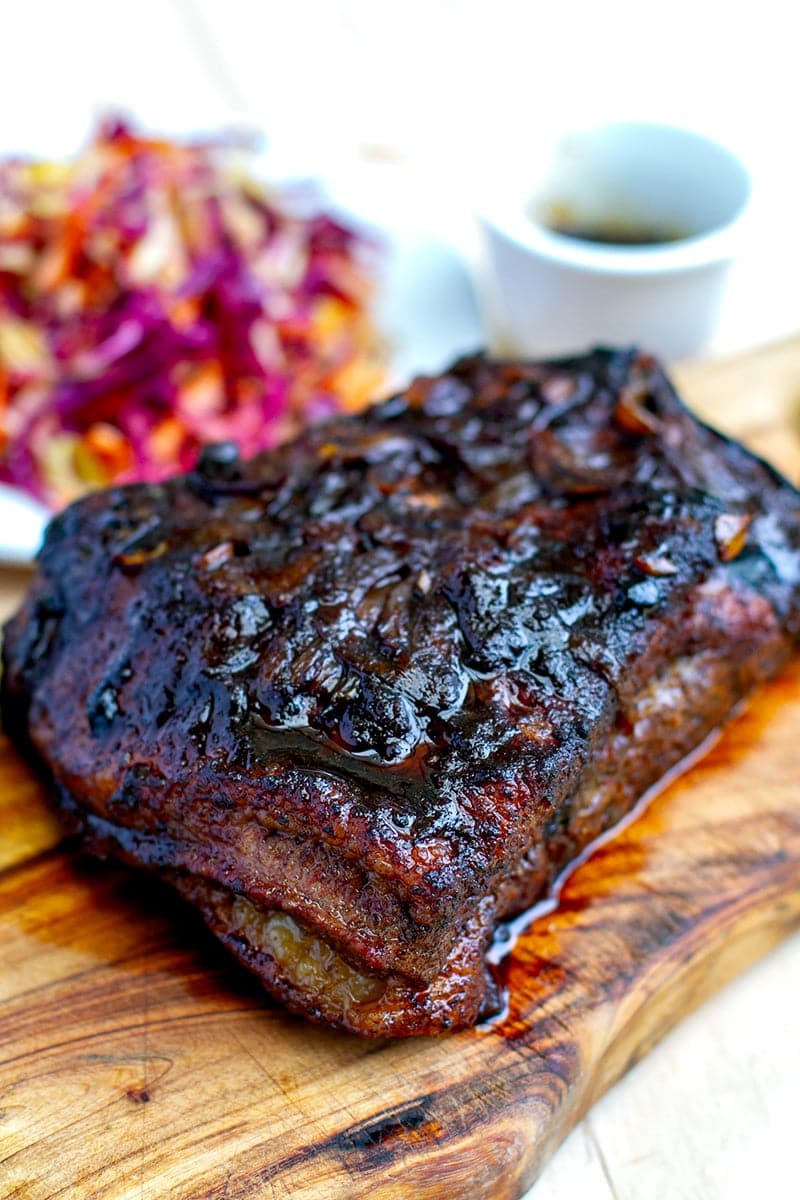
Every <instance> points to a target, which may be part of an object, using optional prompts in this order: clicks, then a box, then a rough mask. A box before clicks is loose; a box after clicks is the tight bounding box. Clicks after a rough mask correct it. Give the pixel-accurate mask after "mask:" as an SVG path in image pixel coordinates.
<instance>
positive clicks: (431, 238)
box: [0, 175, 483, 563]
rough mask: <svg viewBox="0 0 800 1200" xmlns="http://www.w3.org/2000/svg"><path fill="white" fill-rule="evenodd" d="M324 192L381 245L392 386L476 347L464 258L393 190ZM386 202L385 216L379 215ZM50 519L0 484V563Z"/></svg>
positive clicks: (381, 310)
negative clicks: (366, 227)
mask: <svg viewBox="0 0 800 1200" xmlns="http://www.w3.org/2000/svg"><path fill="white" fill-rule="evenodd" d="M272 177H273V178H274V175H273V176H272ZM369 182H370V184H371V183H372V181H371V180H370V181H369ZM322 187H323V190H324V192H325V194H327V195H328V196H330V197H332V198H333V205H334V207H335V208H337V209H339V210H340V211H342V212H344V213H345V214H351V215H352V216H354V217H355V219H356V220H358V221H361V222H362V223H365V224H368V225H369V226H371V227H372V228H373V229H374V230H375V232H376V233H377V234H378V236H379V237H380V238H381V240H382V241H383V243H384V245H385V253H386V257H385V262H384V269H383V275H382V279H383V283H382V286H381V291H380V294H379V297H378V321H379V324H380V327H381V330H382V331H383V332H384V333H385V335H386V337H387V338H388V341H389V345H390V348H391V358H390V383H391V386H392V387H399V386H401V385H402V384H403V383H404V382H405V381H406V380H408V379H409V378H410V377H411V376H412V375H414V374H417V373H425V372H436V371H439V370H440V369H442V368H443V367H444V366H446V365H447V363H448V362H450V361H451V360H452V359H453V358H456V357H457V356H458V355H459V354H463V353H465V352H469V351H472V350H475V349H477V348H478V347H479V346H480V345H481V344H482V342H483V332H482V329H481V322H480V317H479V312H478V305H477V302H476V298H475V293H474V291H473V287H472V282H471V273H470V268H469V265H468V263H467V255H466V254H465V253H464V252H462V251H460V250H459V248H457V247H456V246H454V245H453V243H452V241H451V239H450V238H448V237H444V236H440V235H438V234H436V233H433V232H430V231H429V230H426V229H425V228H424V226H423V225H422V224H421V223H419V221H418V220H415V218H414V214H413V212H412V213H410V214H409V213H408V212H405V213H403V212H396V210H397V209H398V207H402V203H401V200H402V197H398V195H397V190H396V188H394V187H391V186H390V187H388V188H387V187H381V188H378V189H376V188H375V187H374V186H370V187H366V188H363V189H359V181H358V179H356V178H354V177H353V176H350V177H348V180H347V183H346V185H345V184H343V183H342V182H338V183H337V184H336V185H332V184H330V183H326V184H324V185H322ZM389 196H391V204H389V203H388V197H389ZM385 202H386V208H388V210H389V211H388V212H383V213H382V212H381V206H382V204H384V203H385ZM48 517H49V514H48V513H47V512H46V511H45V510H44V509H43V508H42V507H41V505H39V504H37V503H36V502H35V501H33V500H31V498H30V497H29V496H27V495H25V494H24V493H23V492H20V491H18V490H17V489H15V488H9V487H5V486H3V485H2V484H0V562H4V563H26V562H30V561H31V560H32V559H33V557H34V555H35V554H36V552H37V550H38V548H39V546H40V544H41V540H42V534H43V532H44V529H45V526H46V524H47V520H48Z"/></svg>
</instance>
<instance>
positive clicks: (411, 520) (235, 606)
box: [3, 350, 800, 1035]
mask: <svg viewBox="0 0 800 1200" xmlns="http://www.w3.org/2000/svg"><path fill="white" fill-rule="evenodd" d="M799 636H800V496H798V493H797V492H796V491H795V490H794V489H793V488H792V487H791V486H790V485H789V484H788V483H787V482H786V481H785V480H783V479H782V478H780V477H779V476H778V475H777V474H776V473H775V472H774V471H773V470H772V469H771V468H769V467H768V466H766V465H765V464H764V463H762V462H760V461H759V460H758V459H756V458H754V457H753V456H752V455H750V454H749V453H748V452H747V451H745V450H744V449H743V448H742V447H741V446H739V445H737V444H736V443H733V442H731V441H728V440H726V439H724V438H722V437H720V436H719V435H717V434H715V433H713V432H711V431H710V430H709V429H707V428H706V427H705V426H703V425H701V424H700V423H699V422H698V421H696V420H695V419H694V418H693V417H692V416H691V415H690V414H689V413H688V412H687V410H686V409H685V408H684V407H683V405H682V404H681V402H680V401H679V400H678V398H677V397H676V395H675V393H674V391H673V389H672V387H671V385H670V384H669V382H668V380H667V379H666V377H665V376H664V374H663V373H662V371H661V370H660V369H659V368H658V366H657V365H656V364H655V363H654V361H653V360H652V359H651V358H649V357H648V356H646V355H642V354H638V353H636V352H634V351H605V350H598V351H595V352H594V353H592V354H589V355H587V356H584V357H581V358H575V359H571V360H561V361H558V362H551V363H533V364H525V363H509V362H506V363H504V362H492V361H489V360H487V359H485V358H483V357H480V356H479V357H474V358H469V359H464V360H462V361H460V362H458V363H456V364H455V365H454V366H453V367H452V368H451V369H450V370H449V371H448V372H447V373H445V374H444V375H442V376H440V377H436V378H426V379H419V380H417V381H415V382H414V383H413V384H412V385H411V386H410V387H409V389H408V390H407V391H406V392H404V393H401V394H400V395H398V396H395V397H393V398H392V399H390V400H388V401H386V402H385V403H384V404H382V405H380V406H378V407H376V408H374V409H373V410H371V411H369V412H367V413H364V414H361V415H359V416H355V417H341V418H338V419H335V420H333V421H331V422H329V423H327V424H326V425H324V426H318V427H316V428H314V429H312V430H310V431H308V432H307V433H305V434H304V435H303V436H302V437H300V438H299V439H298V440H296V441H295V442H293V443H292V444H291V445H288V446H285V447H283V448H281V449H280V450H278V451H275V452H270V453H267V454H264V455H262V456H260V457H258V458H257V459H254V460H252V461H250V462H242V461H240V460H239V459H238V458H237V456H236V455H235V453H234V452H233V451H232V449H231V448H230V447H216V448H213V449H211V450H209V451H208V452H207V453H206V456H205V458H204V459H203V461H202V463H201V464H200V466H199V467H198V468H197V470H196V471H195V472H194V473H193V474H190V475H187V476H183V477H180V478H178V479H175V480H173V481H171V482H169V483H166V484H163V485H159V486H148V485H137V486H131V487H125V488H118V489H114V490H111V491H107V492H103V493H98V494H96V495H93V496H90V497H88V498H87V499H84V500H82V501H80V502H79V503H77V504H75V505H73V506H72V507H71V508H69V509H68V510H66V511H65V512H64V513H62V514H61V515H60V516H59V517H57V518H56V519H55V520H54V521H53V523H52V524H51V526H50V529H49V532H48V535H47V539H46V543H45V546H44V549H43V550H42V552H41V555H40V557H39V564H38V571H37V574H36V577H35V580H34V582H33V584H32V586H31V589H30V593H29V595H28V598H27V600H26V602H25V604H24V606H23V608H22V610H21V612H20V613H19V614H18V615H17V616H16V617H15V618H14V619H13V620H12V621H11V622H10V624H9V625H8V627H7V630H6V638H5V645H4V659H5V670H4V677H3V706H4V721H5V724H6V725H7V727H9V729H10V730H11V732H12V733H15V734H16V735H17V737H18V738H19V740H20V741H21V742H25V743H26V744H27V745H28V748H29V749H30V750H32V752H33V754H34V755H35V757H36V758H37V760H38V761H39V762H40V763H41V764H42V766H43V767H44V768H45V769H46V771H47V772H48V773H49V775H50V776H51V777H52V779H53V781H54V785H55V790H56V792H57V795H58V797H59V799H60V802H61V804H62V807H63V808H64V810H65V812H66V813H67V814H68V815H69V818H70V820H71V822H72V823H73V825H74V826H75V827H76V828H78V829H80V830H81V831H82V833H83V836H84V839H85V841H86V844H87V845H88V846H89V848H90V849H92V850H93V851H94V852H95V853H98V854H114V855H117V856H119V857H122V858H123V859H124V860H125V861H128V862H132V863H141V864H145V865H146V866H148V867H150V868H152V869H154V870H156V871H157V872H159V873H160V874H162V875H163V876H164V877H166V878H168V879H169V880H170V881H171V882H173V883H174V884H175V885H176V886H177V887H178V888H179V890H180V891H181V892H182V893H183V894H184V895H186V896H187V897H188V898H189V899H190V900H191V901H192V902H193V903H195V904H197V905H198V906H199V907H200V908H201V910H202V911H203V912H204V915H205V917H206V919H207V921H208V923H209V924H210V926H211V927H212V929H214V930H215V932H216V933H217V934H218V935H219V936H220V937H221V938H222V939H223V941H225V943H226V944H227V945H228V946H229V947H230V948H231V949H232V950H233V951H234V953H236V954H237V955H238V956H239V957H240V959H242V961H244V962H245V963H246V964H247V965H248V966H249V967H250V968H251V969H253V970H255V971H256V972H257V973H258V974H259V975H260V977H261V978H262V979H263V980H264V982H265V984H266V986H267V987H268V989H269V990H270V991H271V992H273V994H275V995H276V996H278V997H279V998H280V999H281V1000H282V1001H284V1002H285V1003H287V1004H288V1005H289V1006H290V1007H293V1008H295V1009H296V1010H299V1011H301V1012H303V1013H305V1014H307V1015H309V1016H311V1017H313V1018H315V1019H318V1020H323V1021H326V1022H328V1023H330V1024H334V1025H339V1026H341V1027H344V1028H348V1029H352V1030H354V1031H356V1032H359V1033H364V1034H373V1035H374V1034H386V1033H389V1034H398V1035H403V1034H410V1033H421V1032H434V1031H437V1030H442V1029H448V1028H454V1027H458V1026H462V1025H465V1024H470V1023H473V1022H474V1021H475V1020H476V1019H478V1018H479V1017H480V1016H481V1015H482V1014H485V1013H487V1012H488V1011H490V1010H491V1008H492V1006H493V1005H494V1004H496V1000H497V998H496V994H495V993H496V989H495V988H494V986H493V982H492V978H491V975H490V974H489V973H488V971H487V968H486V965H485V958H484V956H485V950H486V947H487V944H488V941H489V939H490V938H491V934H492V930H493V927H494V925H495V923H496V922H497V921H498V920H499V919H501V918H503V917H505V916H508V915H510V914H513V913H515V912H518V911H520V910H522V909H523V908H525V907H526V906H527V905H529V904H531V903H532V902H533V901H534V900H535V899H537V898H538V897H540V896H541V895H542V894H543V892H544V891H546V889H547V888H548V886H549V885H550V883H551V882H552V879H553V877H554V875H555V874H556V873H557V872H558V871H559V870H561V868H562V867H563V866H564V864H565V863H567V862H568V861H569V860H570V859H571V858H573V857H574V856H575V855H576V854H577V853H578V852H579V851H580V849H581V848H582V847H583V846H585V845H586V844H587V842H589V841H590V840H591V839H592V838H594V837H595V836H597V834H598V833H600V832H602V830H604V829H606V828H608V827H609V826H611V825H612V824H614V823H615V822H616V821H617V820H618V819H619V818H620V817H621V816H622V815H623V814H624V813H625V812H627V811H629V809H630V808H631V807H632V806H633V804H634V803H635V802H636V800H637V799H638V797H639V796H640V795H641V794H642V792H643V791H644V790H646V789H647V788H648V787H649V786H650V785H651V784H653V783H654V782H655V781H656V780H658V779H659V778H660V777H661V776H662V775H663V774H664V773H665V772H666V771H667V770H668V769H669V768H670V767H671V766H673V765H674V764H675V763H676V762H677V761H679V760H680V759H681V758H682V757H683V756H684V755H685V754H686V753H688V751H690V750H691V749H692V748H693V747H695V746H696V745H697V744H698V743H699V742H700V741H702V739H703V738H704V737H705V736H706V735H707V734H708V732H709V731H710V730H711V729H713V728H714V727H715V726H717V725H718V724H719V723H720V722H721V721H722V720H724V718H725V716H726V715H727V714H728V713H729V711H730V710H731V708H732V707H733V706H734V705H735V704H736V703H737V701H738V700H739V699H740V698H741V697H742V696H743V695H744V694H746V692H747V691H748V690H749V689H750V688H752V687H753V686H754V684H755V683H757V682H758V681H759V680H760V679H762V678H764V677H766V676H768V675H770V674H772V673H774V672H775V671H776V670H777V669H778V667H779V666H780V664H781V662H783V661H784V660H785V659H786V658H787V656H788V655H789V654H790V653H791V652H792V648H793V646H794V645H795V644H796V642H797V640H798V637H799Z"/></svg>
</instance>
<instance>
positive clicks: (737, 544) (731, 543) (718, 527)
mask: <svg viewBox="0 0 800 1200" xmlns="http://www.w3.org/2000/svg"><path fill="white" fill-rule="evenodd" d="M752 520H753V518H752V517H751V516H750V515H749V514H748V513H722V514H721V515H720V516H718V517H717V519H716V521H715V522H714V540H715V541H716V543H717V550H718V552H719V556H720V558H721V559H722V561H723V562H733V560H734V558H738V557H739V555H740V554H741V552H742V550H744V545H745V542H746V541H747V531H748V529H749V528H750V523H751V521H752Z"/></svg>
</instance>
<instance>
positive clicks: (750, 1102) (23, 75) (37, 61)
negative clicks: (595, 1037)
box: [0, 0, 800, 1200]
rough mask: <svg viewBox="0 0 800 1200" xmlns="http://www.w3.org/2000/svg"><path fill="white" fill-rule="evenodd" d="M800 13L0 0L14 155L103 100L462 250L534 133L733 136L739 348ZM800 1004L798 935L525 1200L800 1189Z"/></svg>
mask: <svg viewBox="0 0 800 1200" xmlns="http://www.w3.org/2000/svg"><path fill="white" fill-rule="evenodd" d="M791 11H792V9H791V7H790V6H789V5H788V4H786V3H776V2H774V0H767V2H763V0H762V2H760V3H751V4H747V5H734V4H731V3H726V4H716V3H714V4H711V3H705V4H704V3H697V2H695V3H689V2H686V0H673V2H672V3H670V4H668V5H666V4H661V5H654V4H648V3H645V2H642V0H640V2H638V3H633V2H626V3H605V4H602V3H594V4H582V3H571V4H570V3H564V2H562V3H560V4H548V5H544V4H537V3H527V4H525V3H521V2H513V0H485V2H483V3H478V2H476V0H438V2H436V0H427V3H422V2H420V0H404V2H403V3H401V4H398V3H392V4H387V3H383V2H381V0H372V2H371V3H370V2H369V0H327V2H325V0H283V3H281V4H272V3H257V2H255V0H160V2H157V0H134V2H133V3H127V4H124V5H123V4H119V3H113V2H111V0H107V2H106V3H94V2H89V0H70V2H64V3H57V2H55V0H53V2H51V3H42V2H39V3H35V2H32V0H26V2H23V0H18V2H16V0H15V2H12V0H2V3H0V16H1V17H2V25H0V30H2V33H1V34H0V36H1V37H2V41H1V42H0V44H1V45H2V52H3V53H2V60H0V149H5V150H11V149H16V150H21V151H25V152H27V151H35V152H41V153H54V154H61V153H63V152H64V151H66V150H69V149H71V148H74V147H75V146H77V145H78V144H79V143H80V141H81V140H82V139H83V137H84V136H85V134H86V133H87V131H88V129H89V126H90V124H91V121H92V118H93V115H94V114H96V113H98V112H101V111H103V110H105V109H107V108H108V107H109V106H113V107H117V108H122V109H127V110H129V111H130V112H132V113H134V114H135V115H136V116H137V117H138V118H140V119H141V120H142V121H143V122H145V123H146V124H147V125H149V126H151V127H152V128H154V129H157V130H159V129H161V130H168V131H174V132H184V131H190V130H200V129H218V128H219V127H220V126H221V125H226V124H228V125H231V124H240V125H241V124H245V125H247V126H251V127H255V128H258V129H262V130H264V131H266V132H267V134H268V135H269V139H270V143H271V146H272V149H273V151H274V152H275V153H276V155H277V157H278V158H280V159H281V160H283V161H289V162H291V163H293V164H296V165H298V166H299V167H301V168H303V169H306V170H310V171H321V172H323V173H325V174H331V173H333V174H337V173H342V172H343V171H344V173H345V174H349V175H350V176H351V177H357V178H360V179H367V180H368V182H365V183H364V187H365V189H366V190H367V191H370V192H371V195H372V202H373V203H374V204H377V205H378V207H380V204H385V205H386V206H387V208H391V210H392V211H391V213H390V214H389V219H393V220H397V219H398V218H402V219H403V220H405V221H406V222H407V223H408V224H409V225H413V226H415V227H418V228H425V229H429V230H430V231H431V232H433V233H435V234H438V235H444V236H447V237H451V238H454V239H455V240H456V242H457V243H460V244H464V245H466V244H467V243H468V242H469V238H470V236H471V235H470V230H471V225H470V209H471V200H472V197H473V196H474V195H475V193H476V190H477V189H478V188H479V186H480V183H481V178H482V176H483V175H484V174H485V173H486V172H487V171H488V170H490V169H492V170H496V169H497V167H496V166H495V165H494V164H496V163H497V162H498V161H499V162H501V163H502V160H503V157H504V156H515V157H517V158H518V157H519V156H523V157H524V156H525V154H526V152H528V151H529V149H530V147H531V146H532V145H533V144H534V143H535V142H536V140H537V139H538V137H539V135H540V134H541V133H542V132H543V131H547V130H552V129H564V128H568V127H569V126H571V125H581V124H585V123H587V122H592V121H595V120H602V119H604V118H607V117H636V118H655V119H661V120H667V121H676V122H680V123H683V124H687V125H690V126H692V127H695V128H699V129H701V130H703V131H705V132H709V133H711V134H714V135H716V136H718V137H721V138H723V139H724V140H726V141H728V142H729V143H731V144H732V145H733V146H734V147H735V148H737V149H738V150H740V152H741V153H742V154H743V155H744V156H745V158H746V159H747V161H748V163H749V164H750V166H751V168H752V170H753V173H754V178H755V183H756V193H755V194H756V203H755V210H754V222H753V227H752V232H751V238H750V242H749V245H748V246H747V247H746V250H745V253H744V255H743V257H742V260H741V263H740V265H739V267H738V268H737V271H736V273H735V276H734V279H733V281H732V286H731V289H730V293H729V298H728V303H727V306H726V309H725V313H724V316H723V320H722V323H721V327H720V330H719V333H718V335H717V338H716V341H715V348H717V349H723V350H727V349H735V348H739V347H743V346H746V345H750V344H755V343H757V342H759V341H763V340H766V339H768V338H770V337H772V336H777V335H780V334H782V333H785V332H788V331H791V330H796V329H797V327H798V325H800V296H799V295H798V283H797V281H798V267H800V261H798V260H799V259H800V254H799V253H798V246H799V243H800V238H798V229H800V184H799V183H798V168H797V156H798V142H799V141H800V138H799V137H798V132H799V130H798V124H799V122H798V114H799V112H800V87H799V86H798V61H799V59H800V55H799V53H798V39H797V36H796V34H795V31H794V22H793V21H791V20H790V14H791ZM489 164H492V165H491V167H490V165H489ZM443 319H444V318H443ZM432 336H433V334H432ZM424 365H426V366H427V365H436V364H435V363H426V364H424ZM798 391H799V392H800V381H799V386H798ZM799 1012H800V943H798V940H797V939H795V940H794V941H793V942H790V943H788V944H787V945H785V946H784V947H783V948H782V949H781V950H780V951H778V952H777V953H776V954H774V955H772V956H771V957H770V959H768V960H767V961H766V962H765V963H764V964H762V965H761V966H760V967H759V968H756V969H755V970H754V971H752V972H750V973H749V974H748V975H747V976H745V977H744V978H742V979H740V980H738V981H737V982H736V983H735V984H734V985H732V986H731V987H730V988H729V989H727V991H726V992H725V993H724V994H723V995H721V996H719V997H717V998H716V999H715V1000H714V1001H712V1002H711V1003H710V1004H708V1005H707V1006H706V1007H705V1008H704V1009H702V1010H701V1011H700V1012H699V1013H698V1014H696V1015H695V1016H693V1017H692V1018H690V1019H689V1020H688V1021H686V1022H685V1023H684V1024H683V1025H682V1026H681V1027H680V1029H679V1030H677V1031H676V1032H675V1033H674V1034H672V1035H671V1036H670V1037H668V1038H667V1039H666V1041H665V1042H663V1043H662V1044H661V1046H659V1047H658V1048H657V1049H656V1050H655V1051H654V1052H653V1053H652V1054H651V1055H650V1056H649V1057H648V1058H647V1059H646V1060H645V1062H643V1063H642V1064H640V1065H639V1066H637V1067H636V1068H635V1069H634V1070H633V1071H632V1072H631V1073H630V1075H629V1076H628V1077H627V1078H626V1079H625V1080H624V1081H623V1082H622V1083H621V1084H620V1085H618V1087H617V1088H615V1089H614V1091H613V1092H612V1093H611V1094H610V1095H609V1096H608V1097H606V1098H605V1099H604V1100H603V1101H602V1102H601V1103H600V1104H598V1105H597V1106H596V1107H595V1109H594V1110H593V1112H592V1115H591V1117H590V1118H589V1119H588V1120H587V1121H585V1122H584V1123H583V1124H582V1126H581V1127H580V1128H579V1129H578V1130H577V1131H576V1132H575V1134H573V1136H572V1138H571V1139H570V1140H569V1141H568V1142H567V1143H566V1144H565V1145H564V1147H563V1148H562V1150H561V1151H560V1152H559V1154H558V1155H557V1156H556V1158H555V1159H554V1160H553V1162H552V1163H551V1165H550V1166H549V1167H548V1168H547V1170H546V1171H545V1173H544V1175H543V1177H542V1179H541V1181H540V1183H539V1184H538V1185H537V1186H536V1187H535V1188H534V1190H533V1191H532V1192H531V1200H534V1198H535V1200H572V1198H573V1197H581V1200H595V1198H597V1200H614V1198H616V1200H694V1198H697V1200H739V1198H742V1200H744V1198H745V1197H746V1198H747V1200H752V1197H753V1196H754V1195H760V1194H763V1195H766V1194H769V1195H770V1197H772V1198H776V1197H777V1198H780V1197H790V1196H791V1197H795V1196H797V1194H798V1192H797V1182H796V1178H797V1176H796V1163H795V1156H794V1154H793V1139H794V1138H796V1113H797V1099H796V1094H795V1088H796V1081H797V1079H798V1078H800V1036H799V1035H798V1024H797V1021H798V1013H799ZM409 1200H413V1197H409ZM448 1200H449V1198H448Z"/></svg>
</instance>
